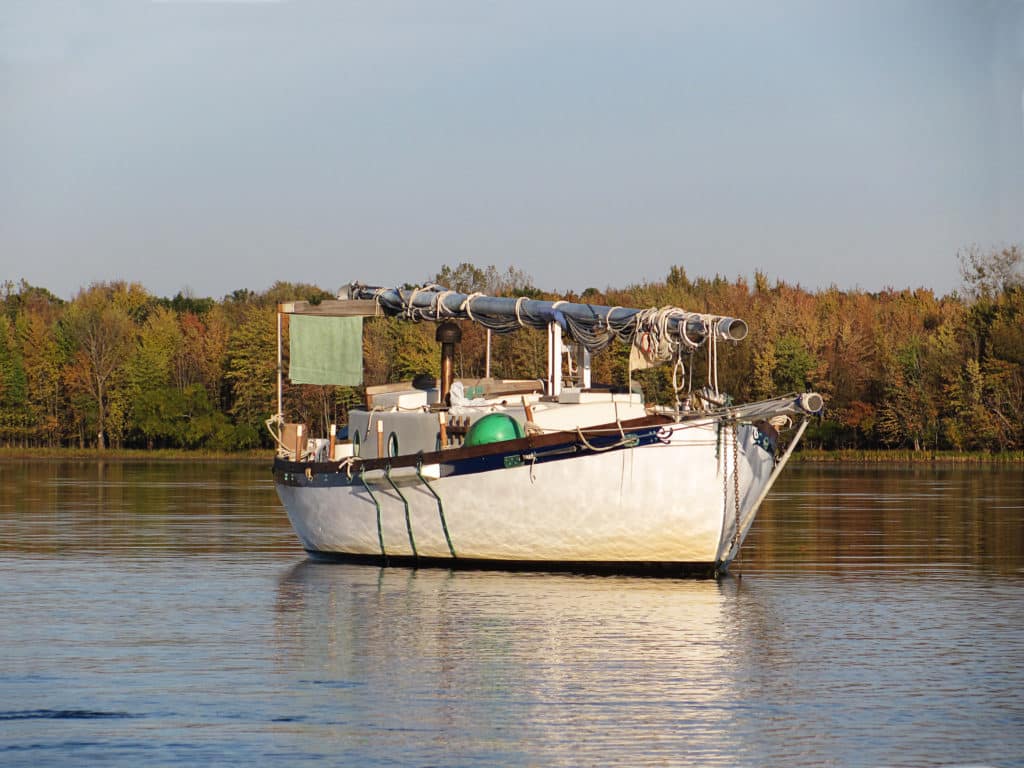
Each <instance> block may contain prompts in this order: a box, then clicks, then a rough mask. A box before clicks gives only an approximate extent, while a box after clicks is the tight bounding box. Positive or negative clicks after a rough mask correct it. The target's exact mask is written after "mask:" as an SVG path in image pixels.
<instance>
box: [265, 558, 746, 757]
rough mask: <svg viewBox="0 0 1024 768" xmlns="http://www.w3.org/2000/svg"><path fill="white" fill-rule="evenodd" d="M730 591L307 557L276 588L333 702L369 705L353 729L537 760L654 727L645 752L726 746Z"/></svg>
mask: <svg viewBox="0 0 1024 768" xmlns="http://www.w3.org/2000/svg"><path fill="white" fill-rule="evenodd" d="M734 592H735V585H734V584H732V583H717V582H714V581H701V582H695V581H676V580H654V579H636V578H626V577H622V578H615V577H583V576H571V575H555V574H542V573H536V574H533V573H501V572H478V573H467V572H447V571H440V570H419V571H410V570H379V569H368V568H365V567H359V566H344V565H337V564H320V563H315V562H304V563H301V564H299V565H297V566H296V567H295V568H293V569H292V570H290V571H289V572H288V574H287V575H286V576H285V578H283V579H282V581H281V582H280V585H279V589H278V600H277V611H278V619H277V624H276V626H277V638H278V642H279V644H280V645H281V647H282V649H283V651H284V653H283V654H282V656H283V658H287V660H288V661H287V662H285V663H286V664H287V666H288V667H290V668H291V669H292V670H293V672H295V673H296V674H298V675H299V676H300V677H301V678H302V679H303V680H306V681H308V682H309V684H310V686H311V687H312V688H313V689H315V690H317V691H319V692H320V694H321V695H324V696H329V697H330V701H331V702H332V703H331V705H330V706H331V708H332V709H333V708H334V707H337V706H339V705H341V706H343V707H344V708H346V709H348V708H350V707H351V708H354V709H355V710H357V711H358V712H359V713H360V715H359V716H357V717H356V718H355V719H354V721H353V722H352V724H351V728H352V729H356V730H358V729H361V728H365V727H368V726H369V725H370V724H371V723H372V724H373V725H372V727H373V728H374V730H375V732H377V733H378V737H379V738H382V739H385V740H386V741H388V742H389V743H391V745H392V746H393V747H394V748H396V749H411V748H413V745H412V744H410V743H409V742H408V737H407V736H400V735H395V734H401V733H403V732H404V730H405V729H407V728H409V727H410V725H411V724H413V723H414V724H415V726H416V728H417V729H420V730H421V731H422V732H423V733H424V734H426V735H425V736H424V738H425V739H427V740H428V741H430V740H432V741H435V742H436V746H435V747H434V748H431V749H427V750H426V752H423V751H422V750H423V749H424V745H423V744H422V743H421V744H420V745H419V746H418V747H416V749H417V750H420V751H417V753H416V754H417V759H418V760H423V761H426V762H430V761H432V760H437V761H439V762H444V759H443V758H444V755H445V754H451V753H455V754H466V753H467V751H471V750H472V748H473V745H479V744H480V742H481V740H482V741H483V742H484V743H486V744H489V745H490V749H493V750H494V751H495V754H496V755H498V754H500V755H503V756H504V758H505V760H504V761H505V762H507V761H508V760H507V759H508V758H509V756H515V755H518V754H520V753H521V751H522V750H524V749H528V750H530V751H531V752H532V754H533V761H534V762H535V763H537V764H579V763H580V762H583V763H594V762H602V761H603V758H602V756H604V757H607V756H608V754H609V752H608V750H612V751H613V752H618V753H620V754H622V753H623V751H624V750H629V749H630V748H631V745H632V744H633V741H634V740H636V739H644V738H645V736H655V735H657V737H658V738H657V739H656V740H655V741H651V742H647V741H645V742H644V747H643V750H644V754H645V755H646V759H648V760H660V759H664V760H672V759H674V758H673V755H678V749H679V746H680V740H684V741H685V743H686V745H687V750H688V753H689V754H692V755H699V754H705V755H707V756H720V755H721V748H722V742H723V739H725V738H726V736H727V734H726V733H725V729H726V727H727V725H728V724H729V723H730V722H732V721H733V719H734V717H733V709H734V707H735V703H734V702H733V701H732V700H731V697H730V696H729V695H727V694H726V692H727V691H729V690H732V689H733V688H734V684H735V673H736V668H737V663H738V659H737V658H736V657H735V654H734V653H732V650H731V648H730V644H729V643H728V641H727V640H726V638H729V637H730V636H734V635H735V634H736V633H737V631H739V627H737V626H736V623H735V622H736V618H737V617H736V614H735V613H734V612H733V611H732V610H730V604H731V602H732V600H731V597H730V595H731V593H734ZM732 596H734V594H733V595H732ZM752 621H756V619H755V618H753V617H750V616H747V617H745V618H744V623H745V624H747V625H749V624H750V623H751V622H752ZM372 691H387V692H388V695H387V697H386V701H380V700H374V699H373V698H372V696H371V697H370V698H367V696H368V692H372ZM328 711H331V710H328ZM348 731H349V726H348V725H343V726H340V728H339V730H338V732H337V737H338V739H339V741H344V740H345V739H346V738H347V737H348V736H349V735H354V734H351V733H348ZM666 739H667V740H666ZM658 741H661V742H662V744H661V745H660V746H659V743H658ZM527 745H529V746H527ZM538 745H539V746H540V749H541V752H540V753H538V752H537V748H538ZM524 756H525V755H524ZM512 762H514V763H515V762H519V761H518V760H516V759H514V758H513V759H512Z"/></svg>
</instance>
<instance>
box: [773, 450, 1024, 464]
mask: <svg viewBox="0 0 1024 768" xmlns="http://www.w3.org/2000/svg"><path fill="white" fill-rule="evenodd" d="M793 461H796V462H800V463H802V464H829V463H844V464H1024V451H1005V452H1002V453H988V452H986V451H973V452H971V451H912V450H909V449H875V450H851V449H845V450H839V451H822V450H818V449H814V448H810V449H805V450H802V451H800V450H798V451H796V452H795V453H794V454H793Z"/></svg>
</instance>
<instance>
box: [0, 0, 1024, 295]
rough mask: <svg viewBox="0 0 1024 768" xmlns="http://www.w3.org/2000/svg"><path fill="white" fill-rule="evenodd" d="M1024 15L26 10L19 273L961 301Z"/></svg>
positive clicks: (10, 251)
mask: <svg viewBox="0 0 1024 768" xmlns="http://www.w3.org/2000/svg"><path fill="white" fill-rule="evenodd" d="M1015 243H1017V244H1020V243H1024V0H845V1H843V2H839V1H838V0H837V1H835V2H829V1H828V0H756V1H750V2H748V1H746V0H729V2H720V1H718V0H715V1H713V2H712V1H709V2H688V1H687V0H666V1H664V2H661V1H660V0H638V1H637V2H624V1H620V2H605V1H604V0H515V2H511V1H509V2H494V1H491V2H488V1H487V0H433V1H432V2H426V1H425V0H408V1H405V2H391V1H389V0H332V1H330V2H327V1H324V2H315V1H314V0H109V1H108V0H81V2H51V1H50V0H4V2H2V3H0V282H2V281H4V280H13V281H18V280H20V279H25V280H27V281H28V282H29V283H31V284H33V285H39V286H43V287H46V288H48V289H50V290H51V291H53V292H54V293H55V294H57V295H58V296H61V297H63V298H71V297H72V296H73V295H74V294H75V293H76V292H77V291H78V290H79V289H80V288H83V287H85V286H87V285H88V284H90V283H92V282H97V281H107V280H126V281H134V282H140V283H142V284H143V285H144V286H145V287H146V288H147V289H148V290H149V291H150V292H152V293H154V294H156V295H158V296H168V297H170V296H173V295H174V294H175V293H177V292H179V291H182V292H185V293H186V294H191V295H194V296H212V297H214V298H220V297H223V296H224V295H227V294H229V293H231V292H232V291H234V290H237V289H242V288H248V289H251V290H256V291H262V290H265V289H266V288H269V287H270V286H271V285H272V284H273V283H274V282H275V281H278V280H288V281H301V282H309V283H315V284H317V285H319V286H321V287H322V288H325V289H327V290H332V291H333V290H336V289H337V288H338V287H339V286H340V285H342V284H344V283H348V282H351V281H355V280H358V281H360V282H363V283H367V284H370V285H395V284H400V283H407V282H408V283H415V282H421V281H427V280H429V279H430V278H431V277H432V276H433V275H435V274H436V273H437V271H438V270H439V269H440V268H441V267H442V266H443V265H451V266H454V265H456V264H459V263H461V262H471V263H474V264H476V265H478V266H481V267H484V266H488V265H494V266H496V267H498V268H499V269H500V270H504V269H506V268H508V267H515V268H517V269H520V270H522V271H523V272H525V273H526V274H528V275H529V276H530V277H532V279H533V282H534V284H535V285H536V286H537V287H539V288H542V289H545V290H557V291H568V290H573V291H577V292H580V291H582V290H584V289H585V288H588V287H596V288H606V287H625V286H628V285H635V284H638V283H643V282H653V281H661V280H664V279H665V277H666V275H667V274H668V272H669V269H670V268H671V267H672V266H682V267H683V268H685V270H686V272H687V273H688V274H689V275H690V276H691V277H699V276H706V277H711V276H714V275H716V274H720V275H723V276H725V277H727V278H729V279H734V278H736V277H740V276H742V277H745V278H747V279H748V280H751V281H752V279H753V275H754V273H755V271H757V270H759V271H761V272H763V273H765V274H766V275H767V276H768V277H769V279H770V280H776V279H778V280H784V281H786V282H789V283H799V284H800V285H803V286H805V287H807V288H811V289H818V288H824V287H828V286H830V285H836V286H838V287H839V288H842V289H855V288H857V289H863V290H868V291H878V290H883V289H885V288H896V289H900V288H917V287H925V288H931V289H933V290H935V291H936V292H937V293H939V294H945V293H948V292H950V291H952V290H954V289H955V288H957V286H958V285H959V284H960V277H959V273H958V268H957V256H956V255H957V252H958V251H960V250H963V249H965V248H968V247H971V246H977V247H979V248H981V249H983V250H989V249H992V248H999V247H1003V246H1006V245H1010V244H1015Z"/></svg>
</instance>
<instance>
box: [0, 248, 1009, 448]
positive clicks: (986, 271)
mask: <svg viewBox="0 0 1024 768" xmlns="http://www.w3.org/2000/svg"><path fill="white" fill-rule="evenodd" d="M958 258H959V261H960V270H961V275H962V277H963V285H962V287H961V288H960V289H959V290H957V291H955V292H954V293H952V294H951V295H948V296H942V297H939V296H936V295H935V294H934V293H933V292H932V291H930V290H927V289H916V290H910V289H904V290H895V289H889V290H884V291H880V292H867V291H862V290H840V289H838V288H836V287H830V288H827V289H822V290H815V291H810V290H807V289H804V288H802V287H800V286H799V285H793V284H789V283H786V282H783V281H780V280H776V281H775V282H771V281H770V280H769V278H768V277H767V276H766V275H765V274H764V273H762V272H758V273H756V274H755V275H754V280H753V283H752V284H751V283H750V282H748V280H747V279H745V278H742V277H740V278H737V279H735V280H728V279H726V278H724V277H722V276H715V277H712V278H707V277H698V278H694V279H691V278H690V277H689V276H688V275H687V273H686V270H685V269H684V268H683V267H681V266H673V267H671V268H670V269H669V271H668V274H667V275H666V277H665V279H664V280H663V281H660V282H645V283H642V284H638V285H631V286H627V287H625V288H621V289H614V288H607V289H605V290H599V289H597V288H587V289H586V290H584V291H582V292H581V293H579V294H576V293H572V292H568V293H560V294H556V293H550V292H545V291H542V290H539V289H537V288H536V287H534V286H533V285H532V281H531V280H530V279H529V277H528V276H527V275H525V274H524V273H523V272H521V271H520V270H517V269H515V268H510V269H508V270H507V271H505V272H501V271H499V270H497V269H496V268H495V267H486V268H481V267H478V266H475V265H472V264H459V265H457V266H454V267H452V266H443V267H442V268H441V269H440V271H439V272H438V273H437V274H436V275H434V276H433V278H431V280H432V281H433V282H436V283H438V284H441V285H444V286H446V287H449V288H452V289H454V290H458V291H461V292H466V293H470V292H473V291H484V292H488V293H492V294H495V295H528V296H531V297H533V298H544V299H549V300H556V299H565V300H568V301H580V302H588V303H592V304H604V305H611V306H634V307H647V306H665V305H674V306H679V307H682V308H684V309H689V310H693V311H698V312H713V313H715V314H721V315H730V316H734V317H740V318H743V319H744V320H746V321H747V323H748V325H749V327H750V329H751V332H750V335H749V336H748V338H747V339H746V340H744V341H743V342H739V343H737V344H728V345H723V346H720V347H719V350H718V357H719V361H718V381H719V385H720V387H721V389H722V390H723V391H725V392H728V393H730V394H731V395H732V396H733V397H734V399H735V400H736V401H737V402H743V401H749V400H756V399H761V398H767V397H771V396H774V395H777V394H783V393H786V392H797V391H805V390H815V391H818V392H820V393H822V394H823V395H825V397H826V399H827V408H826V411H825V413H824V414H823V415H822V417H821V418H820V419H817V420H816V421H815V423H814V424H813V426H812V427H811V429H809V430H808V434H807V437H806V438H805V440H806V444H808V445H810V446H813V447H819V448H824V449H838V448H860V449H870V448H883V447H890V448H896V447H900V448H908V449H914V450H934V449H942V450H960V451H963V450H971V451H1005V450H1018V449H1021V448H1024V250H1022V249H1021V248H1020V247H1018V246H1010V247H1007V248H1003V249H998V250H992V251H982V250H980V249H977V248H970V249H967V250H965V251H963V252H961V253H960V254H958ZM428 282H429V281H428ZM330 295H331V293H330V292H328V291H325V290H324V289H322V288H321V287H319V286H314V285H307V284H295V283H286V282H278V283H276V284H275V285H273V286H272V287H271V288H270V289H269V290H267V291H264V292H262V293H257V292H254V291H250V290H238V291H235V292H233V293H231V294H230V295H227V296H225V297H223V298H222V299H220V300H214V299H212V298H196V297H193V296H188V295H183V294H181V293H179V294H178V295H176V296H174V297H173V298H170V299H167V298H160V297H156V296H153V295H152V294H150V293H149V292H147V291H146V290H145V288H143V286H141V285H139V284H137V283H126V282H104V283H95V284H93V285H90V286H89V287H87V288H83V289H82V290H81V291H79V293H78V294H77V295H76V296H75V297H74V298H73V299H72V300H71V301H64V300H62V299H60V298H58V297H56V296H54V295H53V294H52V293H51V292H50V291H48V290H47V289H45V288H42V287H37V286H32V285H29V284H28V283H26V282H25V281H21V282H20V283H18V284H15V283H13V282H10V281H8V282H6V283H4V284H3V285H2V286H0V443H2V444H4V445H8V446H21V447H33V446H52V447H58V446H73V447H80V448H86V447H96V448H100V449H103V448H108V447H110V448H182V449H210V450H220V451H232V450H248V449H255V448H266V447H270V446H271V442H270V438H269V434H268V433H267V431H266V429H265V428H264V422H265V420H266V419H267V418H268V417H269V416H270V415H271V414H272V413H274V412H276V410H277V331H276V305H277V303H278V302H282V301H291V300H296V299H305V300H312V301H319V300H321V299H323V298H327V297H329V296H330ZM463 326H464V327H463V341H462V344H461V346H460V348H459V350H458V358H457V361H456V365H457V373H458V374H459V375H460V376H463V377H467V378H476V377H480V376H483V374H484V358H485V354H486V352H485V347H486V340H485V331H484V330H483V329H482V328H480V327H478V326H475V325H473V324H469V323H465V324H463ZM434 331H435V326H434V324H432V323H423V324H415V323H404V322H394V321H384V320H381V319H371V320H367V321H366V323H365V325H364V334H363V336H364V365H365V369H366V383H367V384H376V383H385V382H388V381H394V380H403V379H410V378H412V377H413V376H415V375H417V374H420V373H433V374H435V375H436V374H437V369H438V366H439V356H438V347H437V344H436V343H435V341H434ZM285 334H286V336H287V325H286V326H285ZM284 349H285V355H287V343H285V345H284ZM628 358H629V351H628V349H626V348H625V347H624V346H623V345H614V346H613V347H612V348H610V349H608V350H607V351H605V352H603V353H601V354H599V355H597V356H595V358H594V360H593V364H592V368H593V378H594V381H595V382H602V383H606V384H609V385H611V386H614V387H622V388H627V387H629V386H630V384H631V382H639V383H640V384H642V386H643V388H644V391H645V394H646V395H647V399H648V401H660V402H668V403H671V402H672V401H673V400H674V398H675V392H674V388H673V377H672V367H671V366H669V365H666V366H661V367H657V368H652V369H649V370H645V371H634V372H630V370H629V366H628ZM684 362H685V363H687V365H688V366H689V367H690V368H692V375H693V376H694V379H695V381H697V384H695V386H699V385H700V384H702V383H703V380H702V375H703V371H704V370H706V363H705V361H704V359H703V358H701V357H700V356H699V354H698V356H696V357H695V358H694V359H686V360H684ZM285 366H286V368H285V369H286V370H287V361H286V363H285ZM545 368H546V339H545V337H544V334H540V333H535V332H530V331H521V332H517V333H512V334H508V335H503V336H495V337H494V340H493V343H492V369H491V370H492V375H495V376H505V377H515V378H525V377H543V376H544V375H545ZM678 383H679V382H678V378H677V381H676V384H678ZM283 397H284V411H285V414H286V416H287V417H288V418H289V419H294V420H299V421H302V422H305V423H307V424H309V425H310V426H311V429H312V432H313V434H321V435H322V434H325V433H326V431H327V428H328V425H330V424H332V423H339V424H340V423H344V422H345V420H346V416H347V410H348V408H350V407H352V406H353V405H355V404H358V403H361V402H362V401H363V392H362V391H361V388H352V387H324V386H311V385H299V386H296V385H291V384H289V383H288V381H287V377H285V386H284V392H283Z"/></svg>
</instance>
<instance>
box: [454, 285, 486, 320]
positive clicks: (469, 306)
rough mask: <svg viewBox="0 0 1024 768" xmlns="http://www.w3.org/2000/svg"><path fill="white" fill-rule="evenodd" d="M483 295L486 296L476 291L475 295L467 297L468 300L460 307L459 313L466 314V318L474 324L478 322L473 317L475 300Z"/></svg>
mask: <svg viewBox="0 0 1024 768" xmlns="http://www.w3.org/2000/svg"><path fill="white" fill-rule="evenodd" d="M483 295H485V294H483V293H481V292H480V291H474V292H473V293H471V294H469V296H467V297H466V300H465V301H463V302H462V304H461V305H459V311H460V312H465V313H466V317H467V318H469V319H470V320H471V321H472V322H476V318H475V317H473V307H472V304H473V299H475V298H477V297H479V296H483Z"/></svg>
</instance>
